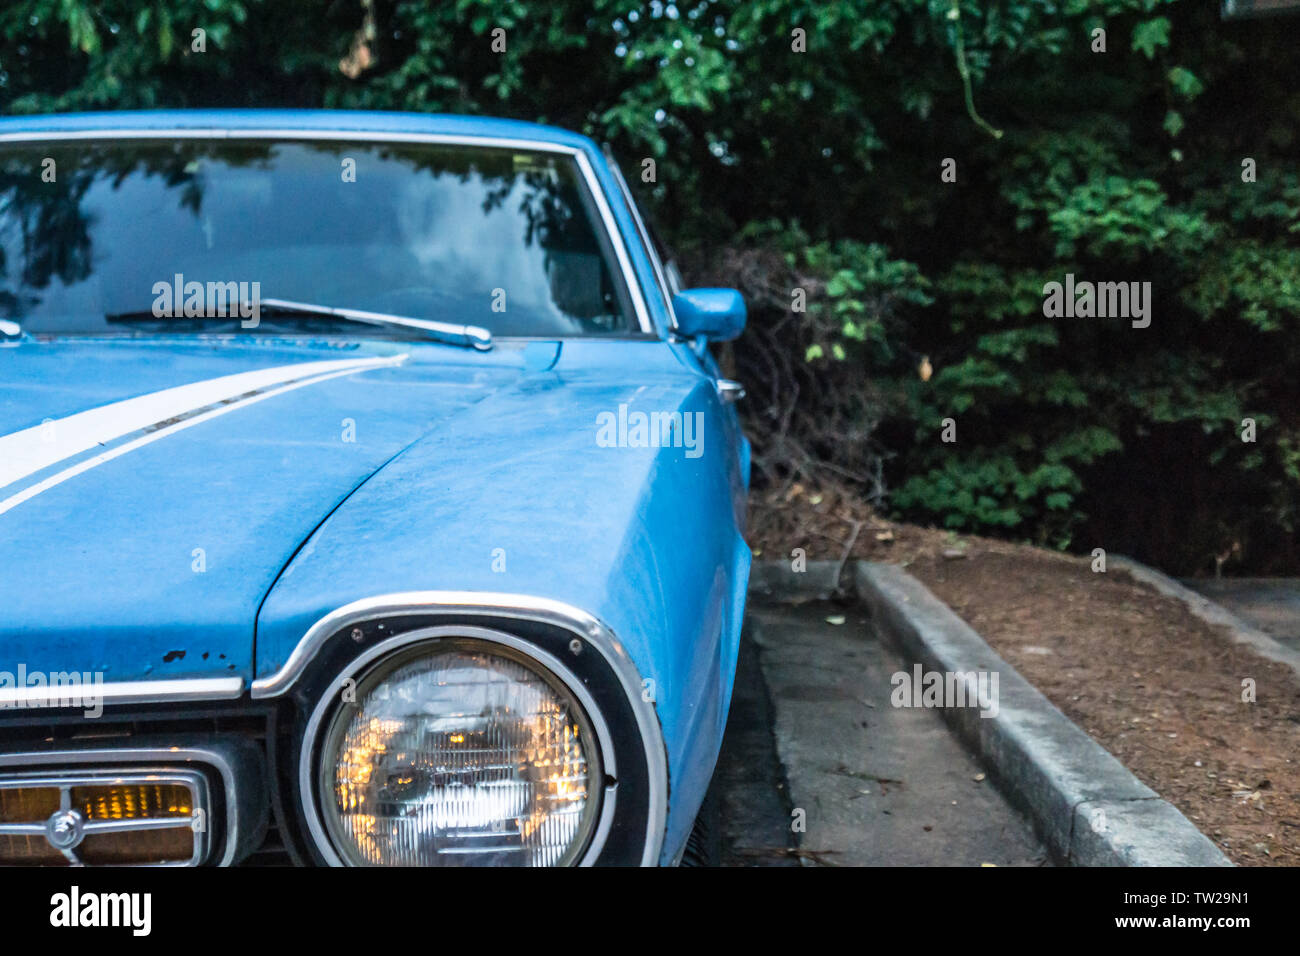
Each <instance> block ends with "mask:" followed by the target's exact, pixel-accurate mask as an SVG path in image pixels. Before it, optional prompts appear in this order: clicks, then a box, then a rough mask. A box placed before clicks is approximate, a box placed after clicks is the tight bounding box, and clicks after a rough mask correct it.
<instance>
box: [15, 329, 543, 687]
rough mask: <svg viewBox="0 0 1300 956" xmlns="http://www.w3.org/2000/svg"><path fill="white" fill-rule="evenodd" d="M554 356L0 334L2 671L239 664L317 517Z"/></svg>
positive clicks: (161, 675)
mask: <svg viewBox="0 0 1300 956" xmlns="http://www.w3.org/2000/svg"><path fill="white" fill-rule="evenodd" d="M557 352H558V345H557V344H555V343H547V342H536V343H529V344H527V345H524V344H522V343H513V344H510V343H506V344H503V345H501V346H498V347H497V348H495V349H493V351H491V352H490V353H476V352H471V351H468V350H462V349H456V348H452V347H447V346H441V345H434V344H426V343H422V342H416V343H411V342H400V343H398V342H377V341H369V342H357V341H347V342H343V343H340V342H337V341H330V342H324V341H301V340H278V339H267V340H263V339H252V338H251V337H237V338H234V339H220V338H203V339H198V338H194V337H190V338H177V339H116V340H107V339H99V340H86V339H75V338H66V339H55V340H50V341H40V342H34V341H25V342H23V343H22V344H20V345H17V346H10V347H5V348H0V683H4V682H5V680H4V676H3V675H4V673H6V672H7V673H9V674H15V675H16V674H20V673H23V672H26V674H28V675H33V674H41V673H44V674H52V673H69V672H79V673H81V674H83V675H87V677H88V679H94V680H103V681H104V682H113V681H128V680H165V679H176V678H193V677H235V676H238V677H242V678H244V679H245V680H248V679H250V678H251V677H252V673H253V647H254V626H255V621H256V618H257V612H258V609H259V607H260V606H261V603H262V601H263V599H264V598H265V596H266V594H267V592H268V591H269V590H270V588H271V586H272V584H274V582H275V580H276V578H277V577H278V576H279V575H280V573H281V571H282V570H283V569H284V568H285V566H286V565H287V564H288V563H289V562H290V560H291V559H292V557H293V556H294V554H295V553H296V552H297V550H298V549H299V548H300V547H301V545H302V544H303V542H304V541H306V540H307V539H308V538H309V537H310V536H311V534H312V532H313V530H314V529H316V528H317V526H319V525H320V524H321V522H322V521H324V520H325V519H326V518H327V517H328V516H329V515H330V513H331V512H332V511H334V510H335V509H336V508H337V507H338V506H339V504H340V503H342V502H343V501H344V500H345V499H347V498H348V496H349V495H351V494H352V493H353V492H354V491H355V490H356V489H357V488H358V487H359V486H360V485H361V484H362V483H363V482H365V481H366V479H367V478H369V477H370V476H371V475H373V474H374V473H375V472H376V471H377V470H378V469H380V468H381V467H382V466H383V465H384V464H385V463H386V462H387V461H389V460H390V459H392V458H393V457H394V456H395V455H397V454H398V453H399V452H401V451H402V449H404V448H406V447H407V446H408V445H410V444H411V443H413V442H415V441H417V440H418V439H420V438H421V437H422V436H424V435H426V434H428V433H430V432H432V431H434V430H436V429H438V428H439V427H440V424H442V423H444V422H446V421H447V420H448V419H450V418H454V417H455V416H457V415H458V414H461V413H462V412H463V411H464V410H465V409H466V408H467V407H470V406H473V405H475V404H477V403H479V402H481V401H483V400H484V399H486V398H487V397H489V396H491V395H492V394H494V393H496V392H499V391H501V390H506V389H510V388H512V387H514V386H515V385H516V384H517V383H518V382H519V381H520V380H521V379H524V378H526V377H527V376H528V375H529V374H530V373H531V372H534V371H538V370H543V369H545V368H547V367H549V366H550V365H551V364H552V363H553V362H554V360H555V357H556V354H557ZM90 675H94V676H93V677H91V676H90ZM28 680H29V682H31V681H32V678H30V677H29V678H28Z"/></svg>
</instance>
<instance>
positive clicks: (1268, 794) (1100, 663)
mask: <svg viewBox="0 0 1300 956" xmlns="http://www.w3.org/2000/svg"><path fill="white" fill-rule="evenodd" d="M812 498H818V499H820V500H819V501H817V502H816V503H814V502H812V501H811V499H812ZM751 516H752V519H751V520H752V523H751V536H750V540H751V542H753V544H754V546H755V549H756V551H757V552H759V554H758V556H759V557H760V558H762V557H768V558H777V557H785V556H787V555H788V552H789V551H790V550H791V549H792V548H794V547H804V548H805V549H806V550H807V553H808V557H809V559H832V560H836V559H839V558H841V557H843V556H845V555H846V553H848V554H851V556H852V557H862V558H868V559H871V560H885V561H896V562H898V563H901V564H904V565H906V566H907V568H908V570H909V571H910V572H911V573H912V574H914V575H916V576H917V577H918V578H919V579H920V580H921V581H923V582H924V583H925V584H926V585H927V586H928V587H929V588H930V589H931V590H932V591H934V593H935V594H936V595H938V597H940V598H941V599H942V600H944V601H945V602H947V604H948V605H949V606H950V607H952V608H953V610H954V611H956V612H957V614H959V615H960V616H961V617H963V618H964V619H965V620H966V621H967V622H968V623H969V624H970V625H971V626H972V627H974V628H975V630H977V631H978V632H979V633H980V634H981V635H983V636H984V638H985V639H986V640H987V641H988V642H989V643H990V644H992V645H993V647H994V648H996V649H997V650H998V652H999V653H1000V654H1002V655H1003V657H1005V658H1006V659H1007V661H1008V662H1009V663H1011V664H1012V666H1014V667H1015V668H1016V669H1017V670H1019V671H1020V672H1021V673H1022V674H1023V675H1024V676H1025V677H1026V678H1027V679H1028V680H1029V681H1031V682H1032V683H1033V684H1034V685H1035V686H1037V687H1038V688H1039V689H1040V690H1041V691H1042V692H1043V693H1044V694H1046V695H1047V697H1048V698H1049V699H1050V700H1051V701H1052V702H1053V703H1054V704H1056V706H1058V707H1059V708H1061V710H1062V711H1064V712H1065V713H1066V714H1067V715H1068V716H1069V717H1070V719H1071V720H1073V721H1074V722H1075V723H1077V724H1078V725H1079V726H1080V727H1082V728H1083V729H1084V730H1086V731H1087V732H1088V733H1089V734H1090V735H1091V736H1092V737H1093V738H1094V739H1096V740H1097V741H1098V742H1099V743H1101V744H1102V746H1104V747H1105V748H1106V749H1107V750H1109V751H1110V752H1111V753H1112V754H1114V755H1115V756H1116V757H1117V758H1118V759H1119V760H1120V761H1122V762H1123V763H1124V764H1125V765H1127V766H1128V767H1129V769H1130V770H1132V771H1133V773H1134V774H1136V775H1137V776H1138V778H1139V779H1141V780H1142V781H1143V782H1144V783H1145V784H1147V786H1149V787H1151V788H1152V789H1153V790H1155V791H1156V792H1157V793H1158V794H1160V795H1161V796H1162V797H1164V798H1165V799H1167V800H1169V801H1170V802H1171V803H1173V804H1174V805H1175V806H1177V807H1178V808H1179V809H1180V810H1181V811H1182V812H1183V813H1184V814H1185V815H1186V816H1187V817H1188V818H1189V819H1190V820H1192V822H1193V823H1195V824H1196V825H1197V826H1198V827H1200V828H1201V830H1202V831H1203V832H1204V833H1206V834H1207V835H1208V836H1209V837H1210V838H1211V839H1213V840H1214V841H1215V843H1217V844H1218V845H1219V846H1220V847H1222V848H1223V851H1224V852H1225V853H1226V854H1227V855H1228V856H1229V857H1230V858H1231V859H1232V860H1233V861H1234V862H1236V863H1238V864H1242V865H1264V866H1269V865H1274V866H1279V865H1280V866H1287V865H1289V866H1298V865H1300V680H1297V678H1296V676H1295V674H1294V673H1293V672H1292V671H1291V670H1290V669H1289V668H1287V667H1285V666H1284V665H1281V664H1276V663H1273V662H1271V661H1268V660H1266V659H1264V658H1261V657H1259V656H1258V655H1256V654H1254V653H1252V652H1250V651H1249V650H1246V649H1244V648H1242V647H1240V646H1238V645H1236V644H1234V643H1232V642H1231V641H1230V640H1229V639H1228V638H1227V637H1226V636H1225V635H1224V634H1221V633H1218V631H1217V629H1215V628H1212V627H1210V626H1208V625H1206V624H1204V623H1203V622H1202V621H1201V620H1200V619H1199V618H1196V617H1194V616H1193V615H1191V614H1190V613H1189V612H1188V611H1187V610H1186V609H1185V608H1184V607H1183V605H1182V604H1180V603H1179V602H1177V601H1174V600H1172V599H1169V598H1165V597H1163V596H1162V595H1160V594H1158V593H1156V592H1154V591H1152V590H1150V589H1149V588H1147V587H1145V586H1144V585H1141V584H1139V583H1138V582H1136V581H1134V580H1133V579H1132V578H1131V577H1129V575H1128V574H1126V573H1124V572H1123V571H1118V570H1114V569H1111V570H1108V571H1107V572H1106V573H1104V574H1100V573H1094V572H1093V571H1092V570H1091V568H1090V562H1089V561H1088V560H1085V559H1081V558H1073V557H1068V556H1064V555H1060V554H1057V553H1055V552H1051V551H1045V550H1041V549H1038V548H1033V547H1029V546H1026V545H1017V544H1010V543H1006V542H1000V541H992V540H988V539H982V538H976V537H960V538H959V537H956V536H954V535H952V534H950V533H948V532H944V531H938V530H934V529H924V528H916V527H913V526H909V525H899V524H895V523H893V522H889V521H887V520H884V519H881V518H877V517H875V516H874V515H872V513H871V512H870V509H868V508H867V507H866V506H865V505H861V504H856V505H855V504H853V503H851V502H850V500H849V499H848V498H847V497H841V496H838V495H834V494H820V495H819V494H809V493H807V492H804V491H803V489H799V490H798V493H797V494H796V495H795V496H794V497H793V498H792V499H791V500H789V501H769V502H767V503H766V504H765V503H763V502H756V503H755V506H754V509H753V511H752V512H751ZM764 550H766V551H767V552H768V553H767V554H762V552H763V551H764ZM1247 679H1249V680H1251V681H1253V682H1254V694H1255V700H1254V701H1253V702H1244V701H1243V699H1242V697H1243V681H1246V680H1247Z"/></svg>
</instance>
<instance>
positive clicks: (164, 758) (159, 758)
mask: <svg viewBox="0 0 1300 956" xmlns="http://www.w3.org/2000/svg"><path fill="white" fill-rule="evenodd" d="M177 761H186V762H189V761H192V762H194V763H200V764H203V765H204V766H207V767H212V768H213V769H215V770H216V771H217V773H218V774H219V775H220V776H221V783H222V788H223V790H224V793H225V800H226V828H225V829H226V834H225V836H226V849H225V853H224V854H223V855H222V858H221V862H220V863H219V864H218V865H220V866H229V865H230V863H231V860H233V859H234V856H235V846H236V844H237V843H238V839H237V838H238V836H239V802H238V794H237V792H236V790H235V771H234V768H233V767H231V766H230V763H229V762H228V761H227V760H226V758H225V756H224V755H223V754H221V753H218V752H217V751H215V750H209V749H208V748H206V747H113V748H101V749H94V750H91V749H86V750H82V749H68V750H37V751H28V752H25V753H0V768H2V767H48V766H51V765H55V764H58V765H68V766H80V765H83V764H92V765H108V764H119V763H149V762H153V763H162V764H168V765H174V764H175V763H176V762H177ZM211 824H212V820H211V817H210V816H209V819H208V828H209V830H211ZM209 838H210V834H209Z"/></svg>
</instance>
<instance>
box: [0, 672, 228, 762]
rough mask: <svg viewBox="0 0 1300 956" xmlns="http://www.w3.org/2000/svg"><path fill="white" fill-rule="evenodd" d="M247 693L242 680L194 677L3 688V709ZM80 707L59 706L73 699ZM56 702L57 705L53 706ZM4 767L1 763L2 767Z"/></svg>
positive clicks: (223, 697)
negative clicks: (64, 701)
mask: <svg viewBox="0 0 1300 956" xmlns="http://www.w3.org/2000/svg"><path fill="white" fill-rule="evenodd" d="M243 692H244V679H243V678H242V677H192V678H181V679H178V680H133V681H114V682H112V683H105V684H60V685H59V686H57V687H52V686H47V687H5V688H0V709H14V708H22V707H51V708H62V709H71V710H78V709H84V708H85V703H84V701H85V700H87V699H91V700H98V701H100V702H102V703H104V704H153V703H167V702H171V701H192V700H234V699H235V698H236V697H239V696H240V695H241V694H243ZM74 695H77V696H80V698H81V699H82V700H83V703H81V704H67V705H62V704H58V703H57V701H60V700H66V699H68V698H69V697H71V696H74ZM51 701H55V703H51ZM2 765H3V764H2V763H0V766H2Z"/></svg>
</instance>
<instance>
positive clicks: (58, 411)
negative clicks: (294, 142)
mask: <svg viewBox="0 0 1300 956" xmlns="http://www.w3.org/2000/svg"><path fill="white" fill-rule="evenodd" d="M171 126H178V127H179V126H184V127H189V128H207V127H222V128H250V129H251V128H293V129H304V128H321V129H347V130H356V131H358V133H364V132H366V131H376V130H378V131H386V130H393V131H398V130H400V131H404V132H423V131H427V132H447V133H463V134H465V135H484V136H510V137H516V138H529V139H535V140H539V141H547V142H558V143H565V144H573V145H575V146H577V147H579V148H581V149H582V150H584V152H586V153H587V155H588V158H589V159H590V160H591V162H592V165H593V167H594V168H595V169H596V170H597V173H598V176H599V178H600V180H601V182H602V185H603V188H604V189H605V190H606V193H607V196H608V200H609V202H610V204H611V206H612V207H613V209H614V211H615V216H616V218H617V219H618V222H619V226H620V228H621V229H622V230H623V232H624V235H625V236H627V237H629V241H628V245H629V248H630V250H631V252H632V259H633V261H634V263H635V265H636V268H637V269H638V270H639V271H640V272H641V273H643V275H642V281H643V284H645V285H646V287H647V288H652V283H653V278H652V275H653V273H652V271H651V267H650V263H649V262H648V260H646V259H645V256H644V255H643V254H642V253H641V251H640V250H639V247H638V243H637V242H636V241H635V238H634V237H635V231H634V226H633V222H632V219H631V217H630V213H629V210H628V209H627V207H626V206H625V205H624V204H623V202H622V200H621V199H620V197H619V191H618V189H617V187H616V185H615V183H614V181H613V179H612V177H611V175H610V173H609V171H608V169H607V167H606V166H605V160H604V158H603V157H602V156H601V154H600V153H599V151H597V150H596V149H595V147H594V145H593V144H591V143H590V141H588V140H586V139H585V138H583V137H578V136H575V135H574V134H572V133H567V132H564V131H560V130H553V129H548V128H545V127H536V126H533V125H531V124H521V123H512V122H506V121H499V120H478V119H468V118H460V117H437V116H406V115H396V114H358V113H299V112H274V113H250V112H242V111H240V112H196V113H147V114H120V113H118V114H103V115H89V116H59V117H46V118H39V119H37V118H21V119H5V120H0V135H3V134H4V133H9V132H17V131H20V130H21V131H27V130H49V131H54V130H86V131H88V132H90V131H94V130H108V129H113V130H119V129H147V128H159V127H171ZM647 299H648V302H649V305H650V308H651V309H652V311H653V310H655V309H657V308H660V306H658V305H657V304H656V303H657V301H658V300H659V299H660V297H659V296H658V295H648V296H647ZM657 320H658V322H659V327H660V328H664V327H666V324H667V317H666V316H664V315H658V316H657ZM399 351H400V352H405V353H409V358H408V360H407V361H406V362H405V363H404V364H402V365H398V366H392V367H384V368H377V369H368V370H364V371H359V372H355V373H352V374H348V375H345V376H342V377H339V378H335V379H332V380H329V381H323V382H319V383H315V384H311V385H308V386H306V387H304V388H301V389H298V390H296V391H292V392H287V393H285V394H282V395H275V396H272V397H270V398H268V399H266V400H265V401H262V402H260V403H258V404H255V405H250V406H247V407H243V408H239V409H236V410H235V411H233V412H231V413H230V414H228V415H224V416H222V417H220V418H216V419H213V420H211V421H207V422H203V423H201V424H198V425H196V426H194V427H193V428H189V429H187V430H184V431H181V432H178V433H176V434H174V435H170V436H168V437H165V438H162V439H160V440H158V441H155V442H153V443H152V444H149V445H146V446H144V447H142V448H139V449H138V450H135V451H132V452H130V453H128V454H126V455H123V456H122V457H119V458H116V459H113V460H111V461H108V462H106V463H104V464H102V465H100V466H98V467H96V468H94V469H92V470H90V471H87V472H85V473H83V474H81V475H78V476H76V477H73V478H72V479H70V480H68V481H66V482H64V483H62V484H60V485H57V486H55V487H53V488H51V489H49V490H47V491H45V492H44V493H42V494H40V495H38V496H37V497H35V498H32V499H31V500H29V501H26V502H23V503H22V504H19V505H18V506H16V507H15V508H13V509H12V510H11V511H9V512H7V513H5V514H0V569H3V573H0V669H9V670H12V669H13V666H14V665H16V664H17V663H20V662H21V663H24V664H26V666H27V668H28V669H29V671H30V670H60V671H67V670H79V671H80V670H91V671H95V670H101V671H103V672H104V674H105V679H106V680H112V681H123V680H140V679H147V678H153V679H159V678H173V677H176V678H179V677H199V676H224V675H238V676H241V677H244V678H245V679H247V680H251V679H253V678H255V677H263V676H266V675H268V674H271V673H273V672H274V671H275V670H276V669H277V668H279V667H280V666H281V665H282V664H283V663H284V662H285V660H286V659H287V657H288V655H289V654H290V653H291V651H292V650H293V648H294V646H295V645H296V644H297V642H298V640H299V639H300V638H301V637H302V635H303V634H304V633H305V632H306V630H307V629H308V628H309V627H310V625H311V624H312V623H314V622H315V621H316V620H318V619H319V618H320V617H322V616H324V615H325V614H326V613H328V612H329V611H331V610H333V609H334V608H337V607H339V606H341V605H344V604H347V603H349V602H351V601H354V600H357V599H360V598H365V597H371V596H375V595H380V594H388V593H394V592H399V591H411V590H466V591H492V592H512V593H517V594H524V595H535V596H540V597H546V598H550V599H554V600H559V601H563V602H566V603H569V604H572V605H574V606H577V607H580V608H583V609H584V610H586V611H588V612H590V613H592V614H594V615H596V616H597V617H599V618H600V619H602V620H603V621H604V622H605V623H606V624H607V625H608V626H609V627H610V628H612V629H613V631H614V632H615V633H616V634H617V635H618V637H619V639H620V640H621V641H622V642H623V644H624V645H625V647H626V648H627V650H628V653H629V654H630V656H631V658H632V660H633V662H634V663H635V664H636V666H637V668H638V670H639V671H640V672H641V674H642V676H643V677H644V678H646V679H648V680H651V681H653V682H654V684H653V687H654V697H655V701H656V709H657V711H658V714H659V719H660V722H661V725H662V727H663V733H664V739H665V743H666V746H667V750H668V763H669V774H670V788H671V801H670V813H669V820H668V832H667V837H666V840H665V845H664V857H663V859H664V860H665V861H667V860H670V859H672V858H673V856H674V855H675V854H676V852H677V851H678V850H679V849H680V847H681V846H682V844H683V843H684V841H685V839H686V836H687V834H688V833H689V830H690V826H691V822H692V820H693V818H694V816H695V813H696V810H697V809H698V806H699V804H700V802H701V800H702V798H703V795H704V790H705V787H706V786H707V783H708V780H709V778H710V776H711V774H712V770H713V765H714V761H715V759H716V756H717V752H718V748H719V746H720V744H721V739H722V732H723V727H724V725H725V722H726V714H727V709H728V706H729V703H730V696H731V689H732V678H733V675H734V672H735V664H736V654H737V648H738V644H739V635H740V625H741V618H742V615H743V611H744V595H745V587H746V583H747V578H748V573H749V562H750V554H749V550H748V548H747V547H746V545H745V543H744V541H743V539H742V532H743V529H744V513H745V493H746V489H747V485H748V477H749V460H750V459H749V455H750V451H749V446H748V442H746V441H745V439H744V436H743V435H742V434H741V432H740V428H739V424H738V421H737V418H736V414H735V410H734V408H733V407H732V406H730V405H725V404H723V403H722V402H721V401H720V400H719V398H718V394H717V391H716V388H715V385H714V379H715V377H716V375H717V367H716V365H715V364H714V363H713V361H712V358H711V357H710V356H708V354H707V352H699V351H697V350H696V348H695V347H693V346H691V345H687V344H684V343H679V342H672V341H668V340H667V339H664V338H657V339H649V340H644V339H643V340H603V341H597V340H581V339H572V340H565V341H563V342H549V341H546V342H540V341H539V342H527V343H525V342H523V341H514V342H512V341H504V342H500V343H498V345H497V346H496V347H495V348H494V349H493V350H492V351H490V352H486V353H479V352H474V351H470V350H463V349H457V348H453V347H449V346H442V345H437V344H432V343H423V342H393V341H380V340H374V339H366V338H363V337H360V336H358V337H356V338H350V339H340V338H331V339H329V340H320V339H312V338H309V337H302V338H294V337H274V338H272V337H270V336H267V337H256V336H233V337H214V336H206V337H205V336H197V335H195V336H177V335H167V336H163V335H159V336H154V337H151V338H144V339H139V338H126V337H118V338H109V337H105V338H101V339H88V338H76V337H66V338H54V339H42V340H41V341H33V340H30V339H27V340H24V341H22V342H20V343H18V344H14V345H9V346H6V347H4V348H0V435H4V434H10V433H12V432H15V431H18V430H20V429H23V428H28V427H31V426H34V425H40V424H41V423H42V422H43V421H44V420H46V419H51V418H55V419H57V418H60V417H64V416H67V415H71V414H74V413H76V412H80V411H84V410H86V409H89V408H94V407H98V406H101V405H104V404H107V403H110V402H114V401H119V400H122V399H125V398H130V397H133V396H137V395H142V394H147V393H150V392H154V391H158V390H160V389H164V388H169V387H172V386H175V385H180V384H186V383H189V382H196V381H202V380H205V379H209V378H215V377H217V376H221V375H229V374H233V373H235V372H243V371H249V370H254V369H259V368H269V367H273V366H280V365H288V364H292V363H295V362H310V361H320V360H323V359H330V358H352V357H366V356H389V355H393V354H395V353H397V352H399ZM638 412H659V413H672V412H677V413H680V414H681V415H682V416H683V421H689V422H690V423H691V424H692V425H693V426H694V425H695V423H696V422H697V421H698V422H699V423H700V424H701V428H700V431H699V432H697V433H694V429H692V433H694V434H692V433H688V435H691V437H695V435H698V438H699V440H700V444H699V446H698V450H699V454H698V456H697V455H695V453H694V451H693V450H692V449H689V448H687V447H671V446H670V447H661V448H654V447H648V448H641V447H626V446H622V447H620V446H618V445H615V446H614V447H605V446H604V445H602V444H601V443H600V442H599V441H598V436H600V434H601V433H600V431H599V427H600V424H601V422H602V416H603V415H605V414H608V415H612V416H613V417H614V419H615V420H617V419H618V417H619V416H620V414H621V413H622V414H626V415H627V416H629V417H631V416H633V415H634V414H635V413H638ZM687 416H690V417H689V418H687ZM697 416H698V418H697ZM345 419H351V420H352V421H353V422H355V433H356V440H355V442H347V441H344V440H343V429H344V427H345V425H344V420H345ZM617 437H618V435H617V433H615V438H617ZM64 464H66V463H64ZM40 477H41V475H36V476H32V480H37V479H39V478H40ZM13 490H14V489H13V488H9V489H0V498H3V497H5V496H6V495H5V492H6V491H7V492H9V493H12V491H13ZM197 548H202V549H203V550H204V553H205V562H206V570H205V571H204V572H203V573H196V572H195V571H194V569H193V562H194V557H193V554H194V549H197ZM495 549H502V550H503V551H504V553H505V561H506V568H505V571H504V572H500V573H498V572H494V571H493V552H494V551H495ZM259 608H260V612H259ZM176 651H183V652H184V654H183V656H180V655H177V654H175V653H173V652H176Z"/></svg>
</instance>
